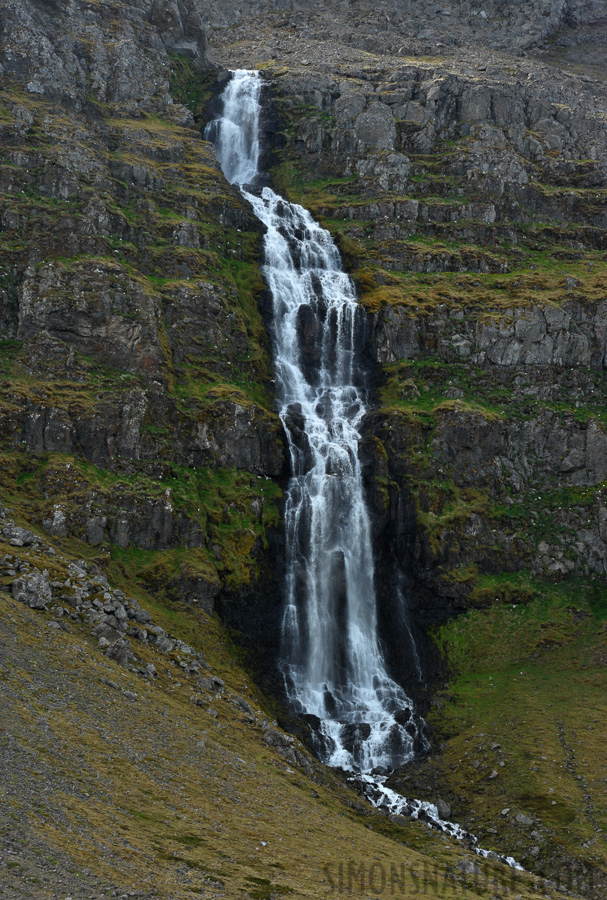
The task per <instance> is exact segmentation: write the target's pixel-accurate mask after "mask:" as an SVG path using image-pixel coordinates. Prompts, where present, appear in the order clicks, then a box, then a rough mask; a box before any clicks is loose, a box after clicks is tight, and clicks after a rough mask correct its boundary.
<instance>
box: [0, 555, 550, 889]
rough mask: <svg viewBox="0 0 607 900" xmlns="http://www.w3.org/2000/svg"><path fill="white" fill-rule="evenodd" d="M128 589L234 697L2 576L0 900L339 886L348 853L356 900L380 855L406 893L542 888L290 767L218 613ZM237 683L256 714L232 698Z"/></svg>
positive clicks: (321, 777) (330, 779)
mask: <svg viewBox="0 0 607 900" xmlns="http://www.w3.org/2000/svg"><path fill="white" fill-rule="evenodd" d="M74 549H77V548H76V547H74ZM7 552H10V553H12V554H15V553H18V554H19V555H20V556H21V557H22V558H27V559H29V561H30V563H31V564H32V565H35V564H36V552H35V551H34V550H27V549H19V550H16V549H15V548H14V547H11V546H10V545H8V543H5V542H3V541H0V554H2V555H3V554H4V553H7ZM70 558H71V557H70V556H69V555H64V553H60V554H58V556H57V557H53V559H52V561H51V562H48V560H47V565H49V566H50V568H51V569H52V572H51V576H52V577H54V578H63V577H64V576H65V574H66V571H65V570H66V566H67V563H68V562H69V560H70ZM38 564H39V565H40V561H39V560H38ZM122 587H123V588H124V589H125V590H129V591H130V592H131V593H132V594H137V596H138V598H139V599H140V600H141V601H142V603H143V604H144V605H145V606H147V607H148V608H149V609H150V610H151V611H152V613H153V616H154V621H155V622H157V623H158V624H160V625H162V626H164V627H165V628H166V629H167V630H169V631H170V633H171V634H173V635H175V636H177V637H181V638H182V639H185V640H186V641H188V642H190V643H191V644H192V645H193V646H194V647H195V649H197V650H202V651H203V652H204V654H205V658H206V660H207V662H208V663H209V664H210V666H211V668H212V670H213V673H214V674H216V675H218V676H220V677H221V678H223V679H224V680H225V683H226V688H225V691H224V692H223V693H222V695H221V696H216V697H215V699H211V703H212V706H206V707H200V706H197V705H194V704H193V703H192V702H191V700H192V696H193V695H192V690H193V687H192V683H191V680H189V679H188V677H187V676H186V675H184V673H183V672H182V671H180V669H179V668H178V667H177V665H176V659H175V658H174V656H171V655H160V654H158V653H154V652H153V651H152V650H151V649H149V648H147V647H145V646H144V645H139V644H137V647H136V648H135V649H136V652H137V655H138V657H139V661H138V666H142V665H143V664H145V663H147V662H150V661H153V662H154V664H155V665H156V668H157V669H158V677H157V679H155V680H154V682H153V683H152V682H150V681H149V680H146V679H143V678H142V677H141V676H139V675H137V674H136V673H135V672H132V671H128V670H125V669H122V668H120V667H119V666H118V665H116V664H114V663H112V662H111V661H109V660H107V659H105V657H104V656H103V655H102V654H101V653H100V652H99V650H98V649H97V648H96V645H95V641H94V639H92V638H90V637H89V636H88V629H87V628H86V627H83V626H80V625H78V624H77V623H74V622H72V621H70V622H69V626H68V631H61V630H58V629H57V628H49V624H50V623H52V621H53V617H52V615H51V613H40V612H33V611H30V610H27V609H25V608H24V607H23V606H21V605H20V604H18V603H16V602H15V601H14V600H13V599H12V597H10V595H9V594H8V593H6V592H3V591H2V589H1V588H0V644H1V648H2V649H1V653H0V660H1V664H0V697H1V700H0V703H1V706H2V715H3V718H4V720H5V721H8V720H9V719H10V723H11V727H10V738H9V735H8V733H5V735H4V737H3V738H2V746H3V759H4V765H3V768H2V774H0V796H1V797H2V802H3V809H4V811H5V813H4V820H3V823H2V826H1V828H0V836H1V839H2V841H3V842H4V843H5V846H13V847H15V849H14V850H13V851H12V854H11V855H8V854H5V856H4V858H3V859H2V861H1V862H0V866H1V867H3V868H2V869H0V871H1V874H2V881H1V884H2V887H0V896H7V897H28V898H35V900H37V898H42V897H47V896H50V894H49V891H52V890H57V891H59V890H60V888H59V884H60V883H63V884H69V886H70V890H71V891H72V893H73V894H74V895H75V896H78V897H80V896H82V897H84V896H86V897H89V896H103V897H105V896H108V893H107V892H109V891H111V890H116V891H118V892H121V891H132V892H133V895H134V896H143V892H145V896H148V895H149V896H158V897H161V898H184V900H185V898H190V897H192V898H193V897H197V896H201V895H202V896H216V897H230V898H232V897H240V896H242V897H243V898H245V897H250V898H254V900H272V898H277V897H280V896H283V895H288V896H293V897H302V898H303V897H309V898H315V897H324V896H327V895H328V894H330V892H331V890H332V884H333V886H334V887H335V889H337V885H338V884H339V871H340V868H339V867H340V864H343V866H344V868H343V869H342V871H343V872H344V876H343V877H344V880H343V885H344V886H346V885H347V882H348V865H349V863H350V862H352V864H353V865H355V866H356V867H357V875H356V877H355V878H354V881H353V886H354V889H355V894H356V891H357V890H358V889H360V890H362V891H363V893H362V894H361V896H363V895H364V896H366V893H365V891H364V890H363V888H362V885H361V883H360V877H361V876H360V869H359V867H360V864H361V862H362V864H363V871H364V872H365V873H366V874H365V875H364V876H363V877H364V878H365V879H366V881H365V882H364V886H365V889H366V888H367V887H368V885H367V882H368V873H369V868H370V867H371V866H372V865H374V864H376V865H377V866H379V868H378V869H377V871H376V878H378V877H381V875H380V873H381V870H382V867H383V870H384V871H386V872H387V873H388V877H389V873H390V871H391V866H394V867H395V869H396V871H397V872H398V873H400V872H401V866H403V867H404V869H403V871H404V872H405V876H404V877H405V887H404V888H403V892H402V894H401V895H402V896H410V895H411V894H415V893H416V891H418V890H419V891H423V892H425V893H426V895H427V896H429V897H441V896H445V893H444V892H445V891H449V892H451V891H452V892H453V893H454V894H455V895H456V896H458V897H461V898H470V900H472V898H474V897H493V896H494V891H495V884H501V883H505V885H506V887H505V888H504V890H509V889H512V890H515V891H516V895H517V896H520V897H522V898H525V900H531V898H533V897H536V896H539V894H538V893H537V891H538V890H539V887H538V886H537V885H536V882H535V881H534V879H533V878H532V877H531V876H527V875H520V876H515V875H514V873H513V872H512V870H509V869H507V868H506V867H504V866H502V865H499V864H494V863H491V862H489V861H483V862H481V866H482V872H483V876H482V877H473V876H466V875H462V874H461V873H460V872H459V871H458V870H457V869H456V868H455V866H456V864H457V862H458V861H460V860H461V859H463V858H469V857H470V854H469V852H467V851H466V850H465V849H464V848H463V847H462V846H461V845H459V844H456V843H453V842H451V843H450V842H448V841H447V840H446V839H444V838H442V837H441V836H439V835H438V834H434V833H432V832H429V831H428V830H427V829H426V828H425V826H423V825H422V824H421V823H413V822H411V823H408V824H406V825H405V826H398V825H393V824H391V823H390V822H388V820H387V819H386V818H385V817H384V816H382V815H380V814H379V813H376V812H375V811H374V810H372V809H371V807H369V806H367V804H365V803H361V801H359V799H358V798H357V796H356V795H355V794H354V793H353V792H352V791H351V790H350V789H349V788H347V787H345V786H344V785H343V784H342V783H341V782H340V780H339V779H338V778H337V777H336V776H335V775H334V774H333V773H331V772H326V771H324V770H323V768H322V767H321V766H320V765H319V764H317V763H313V766H314V770H313V771H314V774H313V775H312V776H311V777H308V776H306V775H305V774H304V773H303V772H302V771H301V770H299V769H297V770H296V769H294V768H292V767H291V766H290V765H288V764H287V763H286V762H285V761H284V759H283V758H282V757H281V756H279V755H278V753H277V752H276V751H275V750H273V749H271V748H269V747H267V746H266V745H265V744H264V743H263V740H262V730H261V727H260V723H261V722H262V721H263V718H264V715H265V712H264V706H263V700H262V698H260V697H259V695H257V694H256V693H255V692H254V690H252V689H251V687H250V681H249V678H248V676H247V674H246V672H245V671H244V670H243V669H242V668H241V667H239V665H238V664H237V663H236V662H235V660H234V653H233V648H232V646H231V643H230V641H229V639H228V638H227V637H226V635H225V633H224V632H223V631H222V629H221V627H220V625H219V624H218V622H217V621H213V620H211V619H209V618H208V617H207V616H206V615H205V614H204V613H200V612H198V613H197V612H193V611H191V610H187V609H186V608H184V607H176V606H175V605H171V606H166V605H164V604H163V602H162V600H161V599H160V598H159V597H155V598H154V597H153V596H150V595H146V594H145V592H143V591H142V590H141V588H140V587H139V586H137V585H136V584H133V583H130V584H129V583H128V582H123V583H122ZM62 621H65V620H62ZM66 659H67V660H69V665H66ZM109 682H111V683H109ZM126 690H128V691H132V692H133V693H134V694H136V697H137V699H135V700H134V699H132V698H129V697H128V696H127V695H125V693H124V691H126ZM236 693H238V694H240V695H241V696H244V697H246V698H247V699H248V701H249V702H250V704H251V706H252V707H253V709H254V711H255V714H256V721H255V722H254V723H251V722H247V721H246V718H247V717H246V716H245V715H243V712H242V710H241V709H239V708H238V707H237V706H236V705H235V704H234V703H233V699H234V696H235V694H236ZM209 709H212V710H214V712H215V713H216V715H215V716H214V715H213V713H211V712H209ZM16 835H19V842H18V844H16V843H15V842H14V838H15V836H16ZM11 840H13V843H12V844H11ZM262 842H263V843H262ZM353 877H354V876H353ZM59 879H61V880H62V881H61V882H60V881H59ZM445 879H447V880H445ZM376 883H377V882H376ZM398 884H399V883H398V882H396V885H397V888H396V889H397V890H400V888H399V887H398ZM407 885H408V886H407ZM74 886H75V887H74ZM508 886H509V887H508ZM94 891H97V893H94ZM57 895H59V894H57ZM398 895H399V894H398V893H397V896H398ZM52 896H55V894H54V893H53V894H52ZM61 896H63V894H61Z"/></svg>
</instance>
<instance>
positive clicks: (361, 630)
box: [205, 70, 521, 869]
mask: <svg viewBox="0 0 607 900" xmlns="http://www.w3.org/2000/svg"><path fill="white" fill-rule="evenodd" d="M260 94H261V79H260V77H259V75H258V73H256V72H249V71H246V70H237V71H235V72H233V73H232V78H231V80H230V82H229V83H228V85H227V87H226V89H225V91H224V94H223V111H222V115H221V116H220V117H219V118H217V119H215V120H214V121H212V122H211V123H210V124H209V125H208V126H207V128H206V130H205V137H206V138H207V139H208V140H212V141H213V142H214V143H215V147H216V150H217V158H218V160H219V163H220V165H221V167H222V170H223V172H224V174H225V176H226V178H227V179H228V180H229V181H230V182H231V183H232V184H237V185H238V186H239V187H240V190H241V192H242V194H243V196H244V197H245V198H246V199H247V200H248V201H249V203H250V204H251V206H252V208H253V211H254V213H255V215H256V216H257V218H258V219H259V220H260V221H261V222H262V223H263V224H264V225H265V227H266V234H265V238H264V257H265V259H264V266H263V273H264V277H265V279H266V282H267V284H268V287H269V289H270V292H271V295H272V302H273V342H274V365H275V369H276V381H277V388H278V390H277V399H278V404H279V414H280V417H281V419H282V422H283V425H284V428H285V432H286V435H287V438H288V443H289V450H290V457H291V477H290V481H289V486H288V490H287V498H286V512H285V529H286V553H287V560H286V562H287V578H286V596H285V606H284V617H283V623H282V657H283V661H282V669H283V674H284V679H285V687H286V692H287V695H288V697H289V700H290V701H291V704H292V706H293V708H294V709H295V710H296V711H297V712H298V713H299V714H300V715H301V716H302V718H304V719H305V720H306V721H308V722H309V724H310V725H311V726H312V728H313V733H314V735H315V739H316V742H317V750H318V753H319V756H320V757H321V758H322V759H323V760H324V762H326V763H327V764H328V765H331V766H341V767H342V768H344V769H346V770H349V771H350V772H351V773H352V774H351V776H350V778H351V780H352V781H353V782H355V783H356V784H357V786H358V788H359V789H360V790H362V791H363V793H364V794H365V796H366V797H367V799H368V800H369V801H370V802H371V803H372V804H373V805H374V806H377V807H381V808H383V809H385V810H386V811H387V812H391V813H398V814H402V815H408V816H411V818H419V819H424V820H425V821H426V823H427V824H428V826H429V827H432V828H438V829H440V830H442V831H443V832H445V833H446V834H449V835H451V836H452V837H455V838H457V839H458V840H464V841H466V842H467V844H468V846H469V847H470V849H472V850H474V851H475V852H476V853H477V854H479V855H480V856H484V857H489V858H491V859H495V860H499V861H501V862H504V863H506V864H507V865H509V866H512V867H514V868H518V869H520V868H521V866H520V865H519V864H518V863H517V862H516V861H515V860H514V859H512V858H511V857H504V856H498V854H496V853H493V852H491V851H486V850H483V849H482V848H480V847H479V846H478V842H477V839H476V838H475V837H474V836H473V835H471V834H469V833H468V832H465V831H464V830H463V829H462V828H461V827H460V826H459V825H456V824H454V823H452V822H446V821H443V820H441V818H440V816H439V814H438V810H437V808H436V806H435V805H434V804H432V803H427V802H425V801H420V800H407V799H406V798H405V797H403V796H402V795H400V794H398V793H396V792H395V791H393V790H391V789H390V788H388V787H386V785H385V784H384V782H385V780H386V778H385V774H384V772H385V771H386V770H390V769H392V768H394V767H395V766H397V765H402V764H403V763H405V762H407V761H408V760H409V759H411V758H412V756H413V755H414V752H415V750H417V749H421V748H425V747H427V742H426V740H425V738H424V737H423V733H422V726H423V722H422V720H421V719H420V717H419V716H418V715H417V714H416V713H415V712H414V710H413V704H412V702H411V700H410V699H409V698H408V696H407V694H406V693H405V691H404V690H403V689H402V687H400V685H398V684H397V683H396V682H395V681H394V680H393V679H392V678H391V677H390V676H389V674H388V672H387V671H386V665H385V662H384V658H383V654H382V651H381V646H380V641H379V636H378V630H377V606H376V596H375V587H374V572H373V554H372V548H371V533H370V526H369V516H368V513H367V509H366V506H365V499H364V490H363V479H362V472H361V466H360V461H359V458H358V444H359V440H360V431H359V428H360V424H361V421H362V419H363V416H364V415H365V411H366V399H367V398H366V393H367V392H366V387H365V378H364V372H363V366H362V338H363V336H364V327H363V326H364V320H363V313H362V311H361V309H360V307H359V305H358V303H357V300H356V294H355V291H354V286H353V284H352V282H351V280H350V278H349V277H348V276H347V275H346V273H345V272H344V271H343V269H342V265H341V259H340V256H339V252H338V250H337V247H336V246H335V244H334V242H333V240H332V238H331V235H330V234H329V232H328V231H326V230H325V229H324V228H321V227H320V225H319V224H318V223H317V222H315V221H314V219H313V218H312V216H311V215H310V214H309V213H308V212H307V211H306V210H305V209H303V207H301V206H298V205H297V204H295V203H289V202H288V201H287V200H285V199H284V198H283V197H280V196H279V195H278V194H276V193H275V192H274V191H273V190H271V189H270V188H268V187H263V188H261V189H259V188H257V187H256V186H255V183H256V181H257V180H258V178H259V175H260V173H259V153H260V142H259V114H260ZM397 603H398V604H399V607H400V608H401V613H402V616H403V622H404V624H405V626H406V629H407V631H408V634H409V637H410V641H411V648H412V651H411V652H412V655H413V663H414V667H415V668H416V670H417V673H418V677H420V678H421V667H420V663H419V657H418V655H417V648H416V647H415V641H414V639H413V634H412V631H411V628H410V625H409V622H408V618H407V616H408V611H407V609H406V603H405V599H404V595H403V592H402V590H401V586H400V584H399V585H398V586H397Z"/></svg>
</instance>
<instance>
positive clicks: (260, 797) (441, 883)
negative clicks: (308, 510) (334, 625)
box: [0, 0, 607, 900]
mask: <svg viewBox="0 0 607 900" xmlns="http://www.w3.org/2000/svg"><path fill="white" fill-rule="evenodd" d="M606 48H607V2H604V0H569V2H566V0H558V2H551V0H536V2H532V3H527V4H522V3H518V2H513V0H505V2H493V0H487V2H485V3H475V2H468V0H461V2H458V0H452V2H451V0H445V2H442V3H431V2H427V0H418V2H410V0H402V2H396V0H385V2H378V3H376V2H374V3H368V2H367V0H356V2H354V0H352V2H349V0H343V2H341V0H334V2H333V0H326V2H325V3H311V2H308V0H295V2H292V3H283V2H279V0H276V2H271V0H267V2H265V0H239V2H238V3H236V2H232V0H226V2H222V3H210V2H207V0H168V2H162V0H133V2H117V0H99V2H98V0H70V2H65V3H58V2H55V0H0V385H1V387H2V390H1V392H0V503H1V504H2V507H1V508H0V646H1V650H0V698H1V699H0V717H1V721H2V729H1V730H0V799H1V801H2V803H1V807H2V812H1V813H0V848H1V849H0V897H2V898H4V897H6V898H15V900H21V898H23V900H26V898H27V900H30V898H33V900H42V898H45V900H46V898H53V900H58V898H61V900H65V898H66V897H68V896H69V897H71V898H72V900H80V898H83V900H84V898H87V900H88V898H93V897H95V898H102V897H103V898H106V897H107V898H109V897H112V896H115V897H123V896H128V897H136V898H141V900H143V898H144V897H145V898H167V900H168V898H178V900H181V898H184V900H187V898H194V897H199V896H204V897H217V898H232V897H243V898H258V900H260V898H267V900H271V898H274V897H279V896H280V897H282V896H283V895H284V896H292V897H301V898H316V897H321V896H322V897H325V896H332V895H335V896H340V895H341V894H343V895H344V896H345V895H347V891H348V890H350V892H351V894H350V895H353V896H354V895H356V896H361V897H366V896H373V897H383V896H399V895H402V896H409V895H414V894H415V893H416V891H417V892H424V891H425V892H426V894H427V895H428V896H430V897H437V898H438V897H444V896H450V895H453V896H454V897H458V898H459V897H461V898H463V900H466V898H469V900H472V898H473V897H479V896H484V897H488V898H491V900H494V898H498V897H521V898H523V900H532V898H537V897H539V896H548V897H551V898H552V897H554V898H557V897H560V896H563V894H562V892H561V889H566V890H568V891H569V892H570V895H573V896H578V897H583V898H587V900H603V898H604V897H605V896H606V895H607V843H606V841H607V760H606V758H605V750H604V747H605V746H606V745H607V702H606V700H605V697H607V693H606V688H607V492H606V489H607V415H606V413H605V410H606V408H607V379H606V375H605V372H606V368H607V261H606V257H605V253H606V250H607V203H606V199H607V68H606V66H605V49H606ZM237 68H244V69H257V70H259V71H260V72H261V75H262V81H263V87H262V116H261V131H262V133H261V144H262V147H261V154H260V166H261V167H262V168H263V169H264V171H265V172H266V173H267V175H266V179H267V181H268V183H269V184H270V185H271V186H272V187H273V188H275V189H276V191H278V192H279V193H281V194H282V195H284V196H286V197H287V198H288V200H289V201H292V202H296V203H300V204H302V205H303V206H304V207H306V209H308V210H309V211H310V213H311V214H312V215H313V216H314V217H315V218H316V219H317V220H318V221H319V222H320V224H321V225H323V226H324V227H325V228H327V229H328V230H329V231H330V232H331V234H332V236H333V238H334V239H335V241H336V243H337V246H338V247H339V250H340V252H341V256H342V259H343V262H344V267H345V269H346V271H347V272H348V273H349V274H350V275H351V276H352V277H353V279H354V283H355V285H356V290H357V295H358V298H359V300H360V303H361V304H362V307H363V309H364V311H365V315H366V324H367V335H368V338H367V340H366V346H365V360H364V365H365V366H366V369H367V371H368V373H369V374H370V378H371V381H372V383H373V388H372V391H371V398H370V399H371V402H370V403H369V404H368V408H369V411H368V412H367V414H366V416H365V417H364V419H363V421H362V423H361V425H360V429H361V433H362V438H361V440H360V443H359V458H360V461H361V465H362V475H363V482H364V490H365V498H366V503H367V510H368V514H369V519H370V525H371V532H372V544H373V553H374V557H375V589H376V593H377V598H378V599H377V616H378V621H377V628H378V638H379V640H380V643H381V646H382V651H383V654H384V658H385V663H386V667H387V670H388V672H389V675H390V677H391V678H393V679H394V680H395V681H396V682H398V683H399V684H400V685H402V686H403V688H404V689H405V691H406V693H407V695H408V696H411V697H412V698H413V700H414V701H415V704H416V708H417V709H418V710H419V711H420V712H421V713H423V715H424V717H425V719H426V721H427V723H428V733H429V734H430V745H431V749H430V750H429V752H428V753H427V754H426V755H424V756H423V757H422V758H418V759H417V760H415V761H413V762H411V763H409V764H408V765H407V766H406V767H405V768H404V769H403V770H402V771H400V772H396V773H393V774H392V776H391V777H390V779H389V780H388V785H389V786H390V787H391V788H393V789H395V790H397V791H400V792H401V793H402V794H403V795H404V796H406V797H410V798H417V799H419V800H422V801H429V802H431V803H434V804H435V805H436V806H437V808H438V812H439V814H440V816H441V817H442V818H443V819H450V820H451V821H453V822H457V823H460V824H461V825H462V827H463V828H465V829H467V830H469V831H470V832H472V833H473V834H475V835H476V836H477V838H478V839H479V841H480V842H481V843H482V846H483V847H485V848H487V849H488V850H492V851H495V854H494V856H490V857H489V858H487V859H481V858H478V857H476V856H474V854H473V853H472V851H471V850H470V848H469V847H467V846H466V845H465V844H464V843H462V842H458V841H454V840H448V839H447V838H446V837H445V836H444V835H441V834H440V833H439V832H437V831H436V830H433V829H430V828H428V827H427V826H426V825H425V824H424V823H423V821H415V820H412V819H410V818H406V817H405V816H401V815H385V814H382V812H381V811H380V810H376V809H374V808H373V807H372V806H371V805H370V804H369V803H367V801H366V800H364V798H362V797H359V796H358V795H357V793H356V792H355V789H354V787H353V786H352V785H350V784H349V783H347V782H345V781H343V779H342V778H341V776H340V774H339V773H338V772H335V771H331V770H329V769H327V768H326V767H324V766H322V765H321V764H320V763H319V762H318V761H317V760H316V759H315V758H314V757H313V755H311V753H310V752H309V749H307V747H308V746H309V745H308V744H307V742H308V740H309V731H308V726H307V725H306V724H305V723H304V722H302V721H297V720H295V719H294V717H293V714H292V711H291V710H289V709H288V708H287V704H286V703H285V697H284V696H283V693H282V681H281V678H280V677H279V675H278V654H279V652H280V628H281V619H282V612H283V604H284V560H285V552H284V537H283V512H284V500H283V491H284V490H285V488H286V486H287V484H288V478H289V474H290V473H289V463H288V454H287V452H286V441H285V437H284V433H283V428H282V424H281V422H280V419H279V417H278V414H277V407H276V398H275V393H274V391H275V382H274V371H273V363H272V333H271V329H272V326H271V301H270V298H269V294H268V290H267V287H266V285H265V283H264V280H263V277H262V272H261V261H262V243H263V241H262V239H263V226H262V225H261V224H260V222H259V220H258V219H257V218H255V216H254V215H253V212H252V210H251V208H250V206H249V205H248V203H247V202H246V200H245V199H244V198H243V197H242V195H241V193H240V192H239V190H238V189H237V187H235V186H233V185H230V184H228V183H227V181H226V179H225V177H224V176H223V174H222V172H221V170H220V168H219V166H218V164H217V160H216V156H215V150H214V148H213V146H212V145H211V144H210V143H208V142H207V141H205V140H204V139H203V132H204V128H205V126H206V124H207V123H208V122H209V121H210V120H211V119H213V118H214V117H215V116H216V115H217V113H218V103H219V99H218V98H219V97H220V95H221V92H222V91H223V89H224V87H225V84H226V82H227V80H228V78H229V72H228V70H230V69H232V70H233V69H237ZM301 318H302V322H301V330H302V335H303V339H304V340H303V343H304V345H305V346H304V349H305V354H306V358H305V359H304V360H303V364H304V365H305V366H306V367H308V369H313V367H314V361H315V360H316V359H317V356H318V353H317V348H316V347H315V340H316V338H317V334H316V333H315V323H314V322H313V321H310V322H306V321H305V316H303V315H302V317H301ZM293 427H294V428H295V427H297V422H295V421H294V424H293ZM283 727H284V728H285V729H287V730H286V731H285V730H282V729H283ZM289 731H290V732H291V733H288V732H289ZM294 734H296V735H297V737H294V736H293V735H294ZM300 739H301V740H300ZM327 835H330V836H331V841H328V840H327ZM302 848H303V849H302ZM304 851H305V852H304ZM505 855H509V856H513V857H515V858H516V859H517V860H519V861H520V862H521V863H522V864H523V865H524V867H525V869H526V870H527V871H526V872H523V873H521V872H516V871H514V870H513V869H508V868H507V867H506V866H503V865H502V864H501V863H500V862H499V861H497V860H498V859H499V857H501V856H505ZM382 873H383V874H382ZM394 873H396V875H395V874H394ZM395 879H396V880H395ZM399 892H400V893H399Z"/></svg>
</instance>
